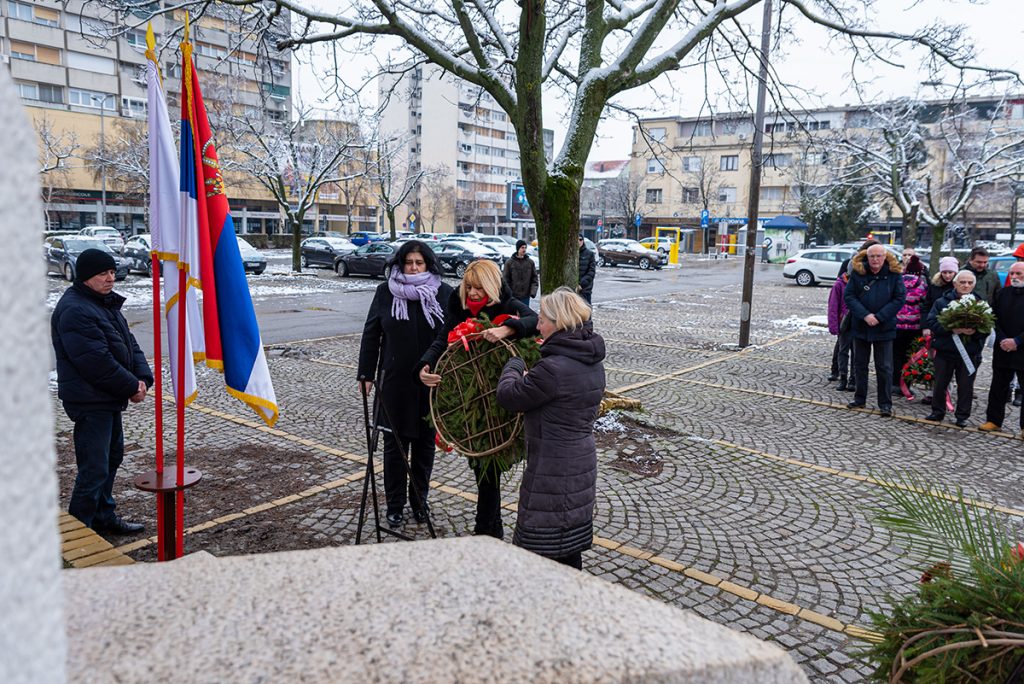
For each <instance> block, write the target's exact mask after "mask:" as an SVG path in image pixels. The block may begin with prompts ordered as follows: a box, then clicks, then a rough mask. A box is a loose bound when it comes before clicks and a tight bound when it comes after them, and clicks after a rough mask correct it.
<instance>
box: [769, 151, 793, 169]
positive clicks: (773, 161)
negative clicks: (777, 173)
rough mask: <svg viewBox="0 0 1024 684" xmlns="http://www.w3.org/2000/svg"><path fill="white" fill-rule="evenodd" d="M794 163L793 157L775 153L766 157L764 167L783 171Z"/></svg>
mask: <svg viewBox="0 0 1024 684" xmlns="http://www.w3.org/2000/svg"><path fill="white" fill-rule="evenodd" d="M792 162H793V155H791V154H786V153H783V152H773V153H772V154H768V155H765V158H764V165H765V166H766V167H768V168H770V169H783V168H786V167H787V166H789V165H790V164H791V163H792Z"/></svg>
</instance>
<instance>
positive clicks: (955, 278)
mask: <svg viewBox="0 0 1024 684" xmlns="http://www.w3.org/2000/svg"><path fill="white" fill-rule="evenodd" d="M962 275H969V276H971V280H973V281H974V282H978V276H976V275H974V273H972V272H971V271H969V270H967V269H966V268H965V269H963V270H962V271H960V272H958V273H957V274H956V275H955V276H954V277H953V280H959V279H960V276H962Z"/></svg>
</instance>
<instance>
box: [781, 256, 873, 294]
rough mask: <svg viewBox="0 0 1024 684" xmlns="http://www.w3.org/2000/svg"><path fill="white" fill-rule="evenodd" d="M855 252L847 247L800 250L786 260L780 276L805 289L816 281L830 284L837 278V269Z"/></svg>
mask: <svg viewBox="0 0 1024 684" xmlns="http://www.w3.org/2000/svg"><path fill="white" fill-rule="evenodd" d="M856 253H857V252H856V251H855V250H854V249H851V248H849V247H816V248H815V249H801V250H800V251H799V252H797V253H796V254H794V255H793V256H791V257H789V259H787V260H786V265H785V266H784V267H783V268H782V275H783V276H784V277H786V278H791V279H795V280H796V284H797V285H803V286H805V287H808V286H811V285H814V284H816V283H817V282H818V281H823V282H832V281H834V280H835V279H836V278H838V277H839V267H840V266H841V265H842V263H843V262H844V261H846V260H847V259H849V258H851V257H852V256H853V255H854V254H856Z"/></svg>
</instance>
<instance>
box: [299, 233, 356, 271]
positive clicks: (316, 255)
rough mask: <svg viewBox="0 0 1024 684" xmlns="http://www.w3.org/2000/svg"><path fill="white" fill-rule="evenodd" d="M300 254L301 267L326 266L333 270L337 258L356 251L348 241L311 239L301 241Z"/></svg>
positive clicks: (328, 238)
mask: <svg viewBox="0 0 1024 684" xmlns="http://www.w3.org/2000/svg"><path fill="white" fill-rule="evenodd" d="M299 250H300V253H301V254H302V267H303V268H309V267H310V266H326V267H327V268H334V262H335V261H337V260H338V257H340V256H343V255H345V254H351V253H352V252H354V251H356V246H355V245H354V244H352V242H351V241H350V240H346V239H345V238H337V237H311V238H306V239H305V240H303V241H302V245H300V247H299Z"/></svg>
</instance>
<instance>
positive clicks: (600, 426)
mask: <svg viewBox="0 0 1024 684" xmlns="http://www.w3.org/2000/svg"><path fill="white" fill-rule="evenodd" d="M627 430H629V428H628V427H626V426H625V425H623V424H622V422H621V421H620V420H619V413H618V412H617V411H611V412H609V413H606V414H604V415H603V416H601V417H600V418H598V419H597V420H596V421H594V431H596V432H617V433H619V434H624V433H625V432H626V431H627Z"/></svg>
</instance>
